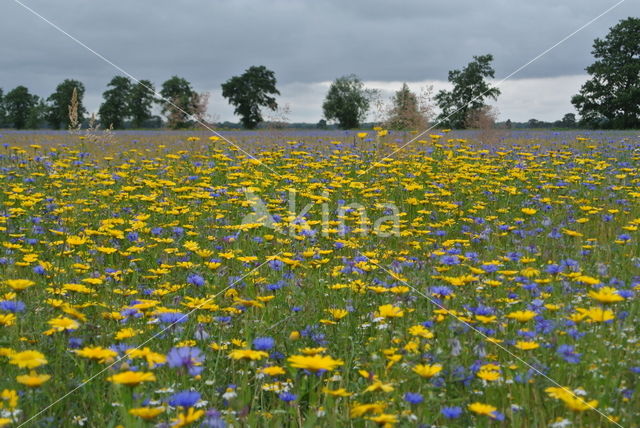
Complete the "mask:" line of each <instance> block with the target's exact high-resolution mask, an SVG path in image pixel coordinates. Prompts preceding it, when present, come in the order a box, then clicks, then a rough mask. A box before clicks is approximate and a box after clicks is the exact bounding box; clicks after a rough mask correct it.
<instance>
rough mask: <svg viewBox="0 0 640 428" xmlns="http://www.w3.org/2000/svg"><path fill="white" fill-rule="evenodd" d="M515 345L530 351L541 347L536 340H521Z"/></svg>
mask: <svg viewBox="0 0 640 428" xmlns="http://www.w3.org/2000/svg"><path fill="white" fill-rule="evenodd" d="M514 346H515V347H516V348H518V349H522V350H523V351H529V350H531V349H536V348H539V347H540V345H538V344H537V343H536V342H531V341H526V340H519V341H518V342H517V343H516V344H515V345H514Z"/></svg>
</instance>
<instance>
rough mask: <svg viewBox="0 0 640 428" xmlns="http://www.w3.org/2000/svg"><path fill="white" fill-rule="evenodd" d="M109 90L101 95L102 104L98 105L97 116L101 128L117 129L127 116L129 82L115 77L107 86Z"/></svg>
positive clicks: (121, 77) (129, 94)
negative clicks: (111, 127)
mask: <svg viewBox="0 0 640 428" xmlns="http://www.w3.org/2000/svg"><path fill="white" fill-rule="evenodd" d="M107 86H108V87H109V88H110V89H107V90H106V91H104V92H103V93H102V97H103V98H104V102H103V103H102V104H101V105H100V109H99V110H98V116H100V123H101V124H102V127H103V128H109V127H110V126H113V128H114V129H119V128H122V127H123V126H124V122H125V120H126V119H127V117H128V116H129V99H130V96H131V93H130V92H131V80H129V78H128V77H124V76H115V77H114V78H113V79H111V81H110V82H109V83H108V84H107Z"/></svg>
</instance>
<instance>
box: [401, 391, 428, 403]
mask: <svg viewBox="0 0 640 428" xmlns="http://www.w3.org/2000/svg"><path fill="white" fill-rule="evenodd" d="M404 401H406V402H407V403H409V404H420V403H422V402H423V401H424V397H423V396H422V394H420V393H417V392H407V393H406V394H404Z"/></svg>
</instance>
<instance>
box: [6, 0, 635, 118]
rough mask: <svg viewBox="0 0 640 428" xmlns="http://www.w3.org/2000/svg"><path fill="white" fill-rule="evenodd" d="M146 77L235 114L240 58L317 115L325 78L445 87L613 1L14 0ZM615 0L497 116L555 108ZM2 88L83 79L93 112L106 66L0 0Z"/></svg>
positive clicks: (611, 21) (284, 99)
mask: <svg viewBox="0 0 640 428" xmlns="http://www.w3.org/2000/svg"><path fill="white" fill-rule="evenodd" d="M19 1H20V2H22V3H23V4H24V5H26V6H28V7H30V8H32V9H33V10H35V11H36V12H37V13H39V14H41V15H42V16H43V17H45V18H47V19H48V20H50V21H51V22H53V23H55V24H56V25H58V26H59V27H60V28H62V29H63V30H65V31H66V32H68V33H69V34H71V35H72V36H74V37H76V38H77V39H78V40H80V41H82V42H83V43H85V44H86V45H87V46H89V47H90V48H92V49H93V50H95V51H96V52H98V53H100V54H102V55H103V56H104V57H106V58H108V59H109V60H111V61H112V62H113V63H115V64H117V65H118V66H120V67H122V68H123V69H124V70H126V71H127V72H128V73H130V74H131V75H133V76H135V77H136V78H138V79H149V80H152V81H153V82H154V83H155V84H156V86H158V87H159V86H160V84H161V83H162V82H163V81H164V80H166V79H167V78H168V77H170V76H171V75H174V74H177V75H179V76H182V77H185V78H186V79H188V80H189V81H191V82H192V84H193V86H194V88H195V89H196V90H198V91H208V92H210V93H211V99H210V106H209V112H210V114H211V115H212V116H214V117H215V118H217V119H219V120H233V121H236V120H237V118H234V116H233V110H232V109H231V108H230V107H229V106H228V105H227V103H226V101H225V100H224V99H222V98H221V95H220V84H221V83H223V82H224V81H225V80H227V79H228V78H229V77H231V76H233V75H236V74H240V73H242V72H243V71H244V70H245V69H246V68H248V67H249V66H251V65H265V66H267V67H268V68H270V69H272V70H273V71H275V73H276V77H277V79H278V87H279V89H280V92H281V93H282V96H281V97H280V98H279V102H280V104H288V105H289V107H290V114H289V119H290V120H292V121H308V122H317V121H318V120H319V119H320V118H321V116H322V107H321V105H322V100H323V98H324V95H325V93H326V91H327V88H328V86H329V83H330V81H331V80H333V79H335V78H336V77H338V76H341V75H345V74H349V73H355V74H357V75H358V76H360V78H362V79H363V80H364V81H365V82H366V84H367V86H368V87H371V88H378V89H381V90H382V93H383V95H384V96H390V95H391V94H392V92H393V91H394V90H397V89H398V88H399V86H400V85H401V83H402V82H405V81H406V82H409V84H410V86H411V87H412V88H414V89H418V88H420V87H422V86H425V85H428V84H431V85H433V86H434V88H435V89H440V88H445V87H447V83H446V78H447V71H448V70H450V69H454V68H461V67H463V66H464V65H465V64H466V63H467V62H469V61H470V60H471V58H472V56H473V55H481V54H485V53H491V54H493V55H494V58H495V61H494V67H495V70H496V80H497V81H499V80H501V79H503V78H505V77H507V76H508V75H509V74H511V73H512V72H513V71H514V70H516V69H518V68H519V67H520V66H522V65H523V64H525V63H527V62H528V61H530V60H531V59H533V58H534V57H536V56H537V55H539V54H540V53H541V52H543V51H544V50H546V49H548V48H549V47H551V46H553V45H554V44H555V43H557V42H558V41H560V40H561V39H562V38H564V37H566V36H567V35H569V34H571V33H572V32H574V31H575V30H577V29H578V28H580V27H581V26H583V25H584V24H586V23H587V22H588V21H590V20H592V19H593V18H595V17H596V16H598V15H599V14H601V13H602V12H604V11H605V10H606V9H607V8H609V7H611V6H613V5H614V4H616V3H617V2H618V1H620V0H563V1H558V0H553V1H551V0H536V1H531V0H483V1H478V0H447V1H445V0H439V1H432V0H402V1H399V0H201V1H195V0H183V1H179V2H177V1H166V0H135V1H131V0H127V1H124V0H109V1H95V0H94V1H91V0H57V1H51V0H19ZM638 15H640V6H639V5H638V2H637V0H625V1H623V3H622V4H620V5H619V6H618V7H616V8H615V9H614V10H612V11H611V12H609V13H607V14H606V15H605V16H603V17H602V18H600V19H598V20H597V21H596V22H594V23H593V24H591V25H589V26H588V27H587V28H585V29H583V30H581V31H580V32H578V33H577V34H576V35H574V36H573V37H571V38H570V39H569V40H567V41H566V42H564V43H562V44H560V45H559V46H557V47H556V48H554V49H553V50H552V51H551V52H549V53H548V54H546V55H544V56H543V57H541V58H540V59H538V60H537V61H535V62H534V63H532V64H531V65H529V66H527V67H526V68H524V69H523V70H522V71H520V72H518V73H517V74H515V75H514V76H513V77H511V78H510V79H508V80H507V81H505V82H504V83H502V84H501V85H500V88H501V90H502V96H501V97H500V98H499V100H498V102H497V103H496V107H497V109H498V111H499V112H500V118H501V119H507V118H510V119H511V120H515V121H526V120H528V119H530V118H537V119H541V120H555V119H558V118H560V117H561V116H562V115H563V114H564V113H567V112H571V111H573V108H572V106H571V104H570V102H569V99H570V97H571V95H573V94H575V93H576V91H577V90H578V89H579V87H580V86H581V84H582V83H583V82H584V81H585V80H586V75H585V74H584V68H585V67H586V66H587V65H588V64H590V63H591V62H592V60H593V59H592V57H591V54H590V51H591V44H592V42H593V39H594V38H596V37H603V36H604V35H605V34H606V33H607V30H608V28H609V27H611V26H612V25H615V23H616V22H618V21H619V20H620V19H623V18H626V17H628V16H638ZM0 40H2V42H1V43H0V87H1V88H3V89H4V90H5V92H6V91H7V90H8V89H11V88H13V87H15V86H17V85H25V86H27V87H29V88H30V90H31V91H32V92H33V93H36V94H38V95H41V96H48V95H49V94H50V93H51V92H52V91H53V89H54V88H55V86H56V84H57V83H59V82H60V81H62V80H63V79H65V78H75V79H78V80H81V81H82V82H83V83H84V84H85V86H86V89H87V94H86V100H85V103H86V105H87V107H88V109H89V110H90V111H95V110H97V108H98V106H99V103H100V100H101V93H102V92H103V91H104V90H105V85H106V83H107V82H108V81H109V80H110V79H111V77H113V76H114V75H115V74H117V70H116V69H114V68H113V66H111V65H109V64H107V63H105V62H104V61H103V60H101V59H100V58H98V57H97V56H96V55H94V54H93V53H91V52H89V51H88V50H87V49H85V48H83V47H81V46H79V45H78V44H77V43H75V42H74V41H73V40H71V39H70V38H69V37H67V36H65V35H64V34H62V33H60V32H59V31H57V30H56V29H54V28H53V27H51V26H50V25H49V24H48V23H46V22H44V21H43V20H41V19H40V18H38V17H37V16H35V15H33V14H32V13H31V12H29V11H28V10H26V9H25V8H23V7H22V6H21V5H20V4H18V3H17V1H16V0H3V1H2V5H1V6H0Z"/></svg>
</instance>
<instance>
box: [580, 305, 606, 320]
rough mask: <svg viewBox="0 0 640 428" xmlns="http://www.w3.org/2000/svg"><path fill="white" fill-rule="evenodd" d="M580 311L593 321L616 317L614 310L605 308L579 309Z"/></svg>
mask: <svg viewBox="0 0 640 428" xmlns="http://www.w3.org/2000/svg"><path fill="white" fill-rule="evenodd" d="M577 310H578V311H579V312H581V313H582V314H583V316H586V317H587V318H589V321H591V322H607V321H611V320H613V319H615V315H614V314H613V311H610V310H609V309H603V308H597V307H596V308H589V309H586V310H585V309H577Z"/></svg>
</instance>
